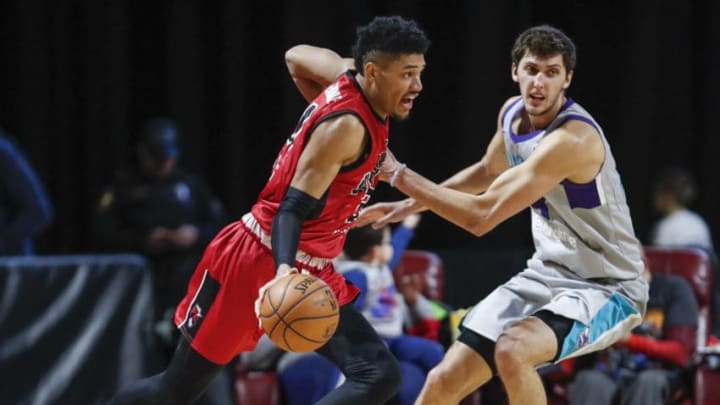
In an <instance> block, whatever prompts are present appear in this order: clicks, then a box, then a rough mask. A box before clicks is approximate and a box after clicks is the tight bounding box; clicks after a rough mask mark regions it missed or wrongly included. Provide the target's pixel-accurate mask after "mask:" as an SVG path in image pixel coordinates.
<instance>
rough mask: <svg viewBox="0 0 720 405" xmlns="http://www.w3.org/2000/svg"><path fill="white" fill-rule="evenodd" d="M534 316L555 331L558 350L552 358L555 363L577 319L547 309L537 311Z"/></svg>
mask: <svg viewBox="0 0 720 405" xmlns="http://www.w3.org/2000/svg"><path fill="white" fill-rule="evenodd" d="M533 316H534V317H536V318H538V319H540V320H541V321H543V322H545V324H546V325H547V326H549V327H550V329H552V331H553V333H555V338H556V339H557V352H555V355H554V356H553V358H552V360H551V361H552V362H553V363H554V362H556V361H557V359H558V357H559V356H560V353H561V352H562V347H563V343H564V342H565V338H566V337H567V335H568V333H570V329H572V326H573V324H574V323H575V321H574V320H572V319H569V318H565V317H564V316H560V315H558V314H555V313H552V312H550V311H548V310H545V309H543V310H541V311H538V312H535V313H534V314H533Z"/></svg>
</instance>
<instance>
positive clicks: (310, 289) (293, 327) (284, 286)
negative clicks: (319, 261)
mask: <svg viewBox="0 0 720 405" xmlns="http://www.w3.org/2000/svg"><path fill="white" fill-rule="evenodd" d="M338 310H339V307H338V303H337V299H336V298H335V294H334V293H333V291H332V290H331V289H330V287H328V285H327V284H325V282H324V281H322V280H321V279H319V278H317V277H314V276H310V275H306V274H297V273H292V274H288V275H286V276H284V277H281V278H279V279H278V280H276V281H275V282H274V283H273V284H272V285H270V287H268V288H267V290H265V293H264V295H263V297H262V300H261V302H260V314H259V318H260V322H261V324H262V328H263V330H265V333H266V334H267V335H268V337H270V340H272V341H273V342H275V344H276V345H278V346H279V347H280V348H282V349H284V350H287V351H291V352H311V351H313V350H315V349H317V348H319V347H320V346H322V345H324V344H325V342H327V341H328V339H330V338H331V337H332V335H333V334H334V333H335V329H337V325H338V320H339V319H340V314H339V312H338Z"/></svg>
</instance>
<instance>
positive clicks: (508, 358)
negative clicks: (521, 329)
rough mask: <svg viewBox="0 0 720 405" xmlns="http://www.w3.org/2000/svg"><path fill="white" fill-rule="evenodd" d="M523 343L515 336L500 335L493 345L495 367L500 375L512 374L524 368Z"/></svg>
mask: <svg viewBox="0 0 720 405" xmlns="http://www.w3.org/2000/svg"><path fill="white" fill-rule="evenodd" d="M522 346H523V343H522V342H521V341H520V340H519V339H518V338H517V337H515V336H512V335H502V336H500V338H498V340H497V343H496V344H495V353H494V357H495V367H497V371H498V373H499V374H500V375H501V376H502V375H509V374H514V373H515V371H516V370H517V369H518V368H519V367H522V366H524V360H523V359H524V355H523V349H522Z"/></svg>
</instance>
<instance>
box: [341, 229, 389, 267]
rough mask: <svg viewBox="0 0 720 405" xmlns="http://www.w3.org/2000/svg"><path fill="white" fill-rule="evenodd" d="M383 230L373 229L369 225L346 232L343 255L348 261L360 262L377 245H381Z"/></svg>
mask: <svg viewBox="0 0 720 405" xmlns="http://www.w3.org/2000/svg"><path fill="white" fill-rule="evenodd" d="M384 232H385V228H380V229H374V228H373V227H372V226H371V225H366V226H361V227H359V228H352V229H350V230H349V231H348V234H347V239H345V245H344V246H343V253H345V256H347V257H348V259H350V260H360V259H362V258H363V256H365V255H366V254H368V253H369V252H370V250H371V249H372V248H373V247H375V246H378V245H382V240H383V233H384Z"/></svg>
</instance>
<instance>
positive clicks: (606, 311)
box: [559, 293, 638, 359]
mask: <svg viewBox="0 0 720 405" xmlns="http://www.w3.org/2000/svg"><path fill="white" fill-rule="evenodd" d="M636 314H638V310H637V309H635V307H633V306H632V305H631V304H630V302H628V300H627V299H625V298H623V297H622V296H621V295H620V294H617V293H615V294H613V295H612V297H610V300H608V302H606V303H605V305H603V306H602V308H600V310H599V311H598V313H597V314H596V315H595V316H594V317H593V318H592V319H591V320H590V325H585V324H584V323H582V322H578V321H575V322H574V323H573V326H572V329H570V332H568V334H567V336H565V340H564V341H563V347H562V351H561V352H560V356H559V358H560V359H563V358H565V357H567V356H569V355H571V354H572V353H574V352H576V351H577V350H580V349H582V348H583V346H585V345H587V344H589V343H592V342H595V340H596V339H597V338H599V337H600V336H601V335H602V334H604V333H605V332H607V331H609V330H610V329H612V328H614V327H615V325H617V324H619V323H620V322H622V321H624V320H625V319H627V318H628V317H629V316H631V315H636Z"/></svg>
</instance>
